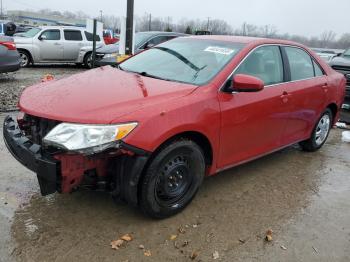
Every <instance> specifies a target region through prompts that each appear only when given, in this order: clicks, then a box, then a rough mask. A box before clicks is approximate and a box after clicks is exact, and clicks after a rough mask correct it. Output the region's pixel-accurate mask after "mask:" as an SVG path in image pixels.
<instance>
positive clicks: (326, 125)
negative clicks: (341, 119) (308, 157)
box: [299, 108, 333, 152]
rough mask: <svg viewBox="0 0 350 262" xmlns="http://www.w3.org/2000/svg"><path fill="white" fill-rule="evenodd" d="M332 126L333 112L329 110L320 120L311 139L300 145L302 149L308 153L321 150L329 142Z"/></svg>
mask: <svg viewBox="0 0 350 262" xmlns="http://www.w3.org/2000/svg"><path fill="white" fill-rule="evenodd" d="M332 124H333V114H332V111H331V110H330V109H329V108H327V109H326V110H325V111H324V112H323V114H322V115H321V117H320V118H319V119H318V121H317V123H316V125H315V128H314V130H313V131H312V134H311V137H310V138H309V139H308V140H305V141H303V142H300V143H299V144H300V146H301V148H302V149H303V150H304V151H307V152H315V151H317V150H319V149H320V148H321V147H322V146H323V145H324V143H325V142H326V141H327V138H328V135H329V132H330V130H331V128H332Z"/></svg>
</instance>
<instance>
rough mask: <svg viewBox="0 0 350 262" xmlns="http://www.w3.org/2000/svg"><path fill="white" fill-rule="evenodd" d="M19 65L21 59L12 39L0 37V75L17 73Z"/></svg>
mask: <svg viewBox="0 0 350 262" xmlns="http://www.w3.org/2000/svg"><path fill="white" fill-rule="evenodd" d="M20 64H21V59H20V56H19V54H18V52H17V49H16V45H15V43H14V42H13V38H11V37H8V36H1V35H0V73H9V72H14V71H17V70H18V69H19V68H20Z"/></svg>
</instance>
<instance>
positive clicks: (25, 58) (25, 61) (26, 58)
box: [18, 50, 30, 67]
mask: <svg viewBox="0 0 350 262" xmlns="http://www.w3.org/2000/svg"><path fill="white" fill-rule="evenodd" d="M18 53H19V55H20V58H21V64H20V65H21V67H28V66H29V65H30V55H29V54H28V52H26V51H23V50H18Z"/></svg>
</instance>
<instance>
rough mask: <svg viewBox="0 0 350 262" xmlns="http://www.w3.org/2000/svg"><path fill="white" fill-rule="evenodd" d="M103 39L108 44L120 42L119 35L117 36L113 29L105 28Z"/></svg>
mask: <svg viewBox="0 0 350 262" xmlns="http://www.w3.org/2000/svg"><path fill="white" fill-rule="evenodd" d="M103 40H104V41H105V44H106V45H112V44H115V43H117V42H119V37H116V36H115V35H114V33H113V30H103Z"/></svg>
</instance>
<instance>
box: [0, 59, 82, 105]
mask: <svg viewBox="0 0 350 262" xmlns="http://www.w3.org/2000/svg"><path fill="white" fill-rule="evenodd" d="M83 70H84V69H83V68H81V67H77V66H76V65H54V66H43V65H36V66H33V67H30V68H24V69H21V70H19V71H18V72H16V73H12V74H8V75H6V74H2V75H1V74H0V111H11V110H16V108H17V101H18V98H19V96H20V94H21V92H22V90H23V89H25V88H26V87H28V86H31V85H33V84H36V83H39V82H40V81H41V79H42V78H43V77H44V76H45V75H47V74H51V75H53V76H54V77H55V78H57V79H60V78H63V77H66V76H69V75H72V74H75V73H78V72H81V71H83Z"/></svg>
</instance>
